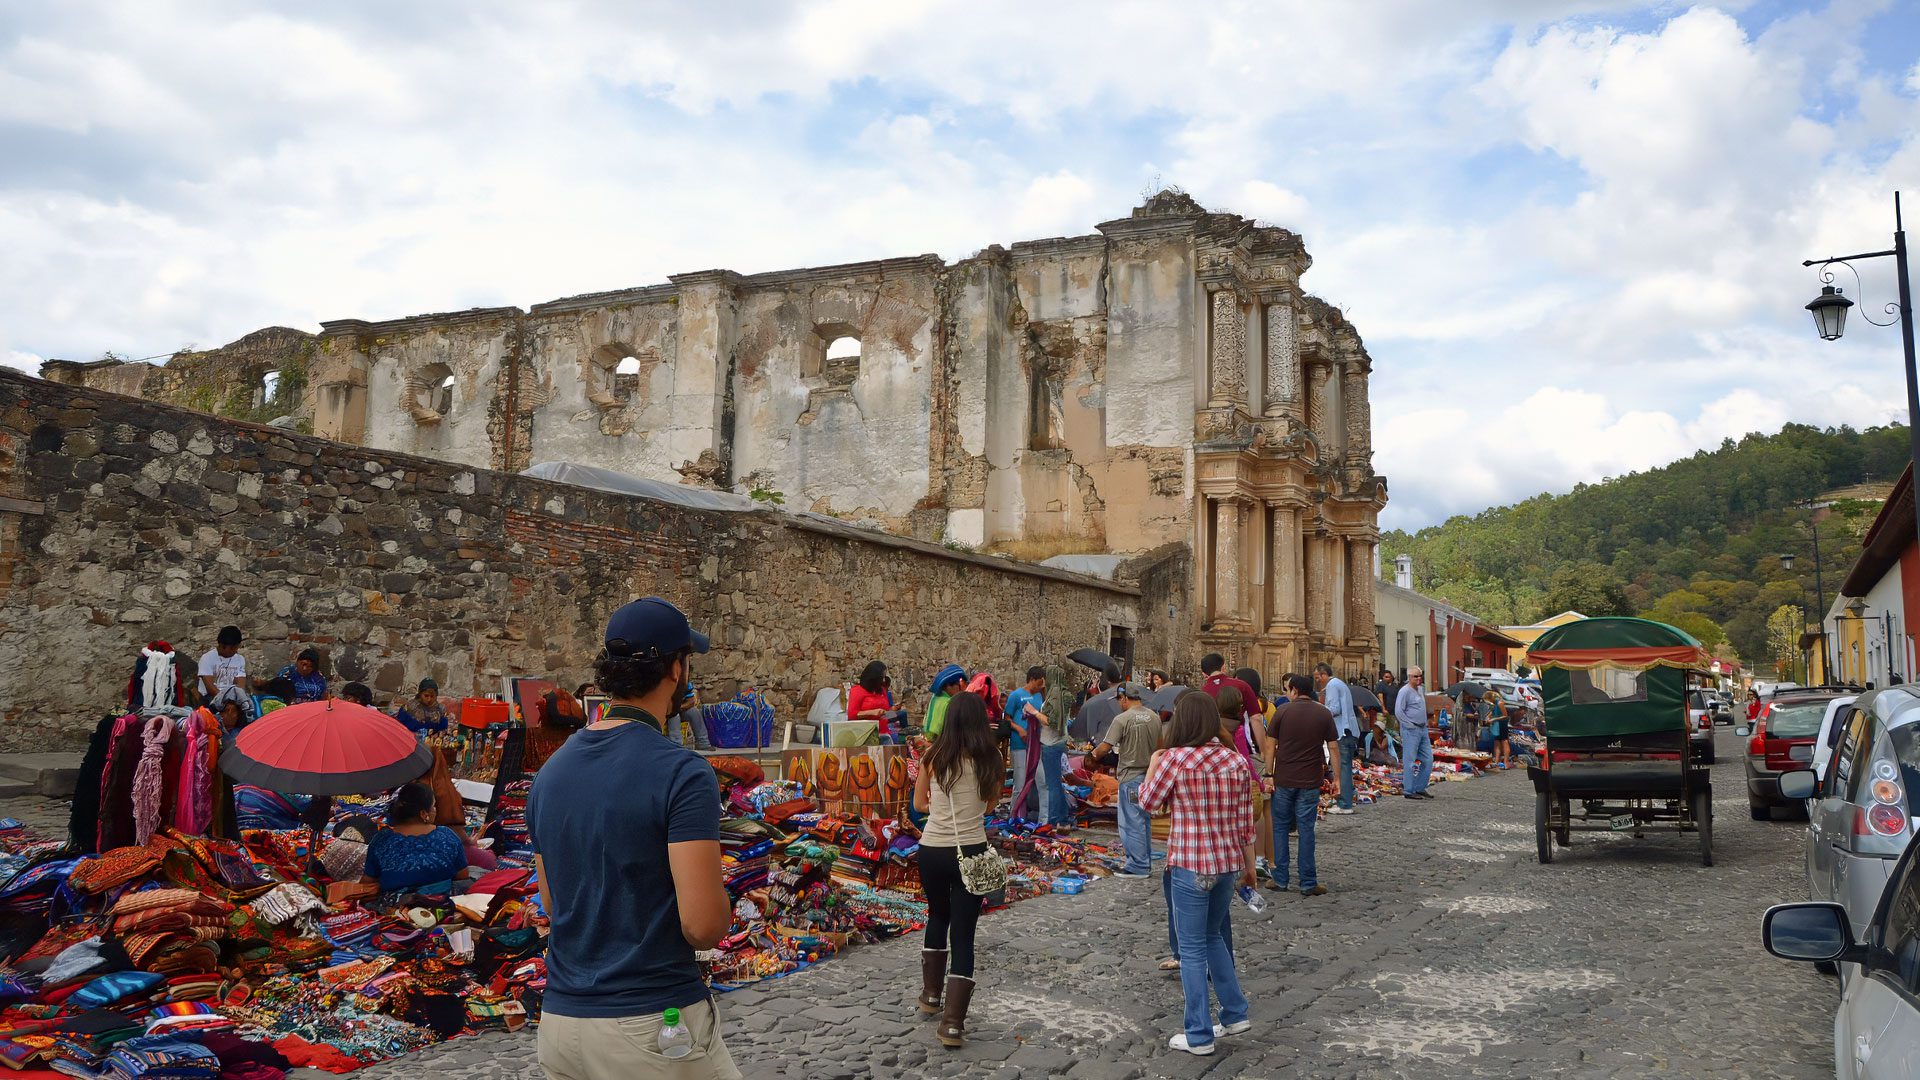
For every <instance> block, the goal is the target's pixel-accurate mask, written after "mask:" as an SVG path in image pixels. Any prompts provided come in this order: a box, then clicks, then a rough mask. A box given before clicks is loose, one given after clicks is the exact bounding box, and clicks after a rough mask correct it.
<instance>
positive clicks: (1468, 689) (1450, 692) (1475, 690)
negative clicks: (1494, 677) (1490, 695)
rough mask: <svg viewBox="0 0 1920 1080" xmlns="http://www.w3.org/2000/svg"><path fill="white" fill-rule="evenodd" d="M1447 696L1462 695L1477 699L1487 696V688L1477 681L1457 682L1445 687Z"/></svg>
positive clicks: (1456, 696) (1457, 697)
mask: <svg viewBox="0 0 1920 1080" xmlns="http://www.w3.org/2000/svg"><path fill="white" fill-rule="evenodd" d="M1447 696H1448V697H1450V698H1454V699H1459V698H1461V697H1463V696H1464V697H1470V698H1472V699H1474V700H1475V701H1478V700H1480V699H1481V698H1483V697H1486V696H1487V688H1486V687H1485V686H1482V685H1481V684H1479V683H1477V682H1457V683H1454V684H1453V685H1452V686H1449V687H1447Z"/></svg>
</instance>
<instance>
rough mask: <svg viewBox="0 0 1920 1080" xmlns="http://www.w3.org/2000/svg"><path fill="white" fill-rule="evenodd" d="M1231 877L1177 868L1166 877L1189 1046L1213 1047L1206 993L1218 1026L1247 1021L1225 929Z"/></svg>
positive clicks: (1228, 918) (1229, 909) (1230, 905)
mask: <svg viewBox="0 0 1920 1080" xmlns="http://www.w3.org/2000/svg"><path fill="white" fill-rule="evenodd" d="M1236 877H1237V875H1235V874H1196V873H1194V872H1193V871H1191V870H1188V869H1187V868H1186V867H1184V866H1176V867H1174V868H1173V871H1172V874H1171V886H1170V887H1171V889H1172V891H1173V922H1174V926H1175V927H1176V928H1177V929H1178V931H1179V938H1180V945H1179V952H1180V990H1181V992H1182V994H1184V995H1185V997H1186V1011H1185V1014H1184V1016H1183V1018H1182V1022H1183V1024H1184V1026H1185V1027H1186V1029H1187V1044H1188V1045H1189V1046H1206V1045H1208V1044H1209V1043H1211V1042H1213V1016H1212V1010H1211V1009H1210V1008H1209V1007H1208V1004H1209V1003H1208V1001H1207V988H1208V987H1209V986H1211V987H1212V988H1213V993H1214V996H1215V997H1218V998H1219V999H1220V1022H1221V1023H1222V1024H1237V1023H1239V1022H1241V1021H1242V1020H1245V1019H1246V1018H1247V996H1246V995H1245V994H1243V993H1241V992H1240V976H1239V975H1238V974H1237V973H1235V972H1234V970H1233V946H1232V945H1231V944H1229V943H1228V942H1229V938H1228V936H1227V926H1228V924H1229V922H1230V921H1231V918H1232V910H1233V887H1234V881H1235V878H1236Z"/></svg>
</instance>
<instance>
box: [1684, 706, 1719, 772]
mask: <svg viewBox="0 0 1920 1080" xmlns="http://www.w3.org/2000/svg"><path fill="white" fill-rule="evenodd" d="M1713 709H1714V704H1713V699H1712V698H1710V697H1708V696H1707V692H1706V691H1705V690H1689V691H1687V739H1688V741H1689V742H1690V743H1691V744H1692V746H1693V753H1694V756H1695V757H1698V758H1699V759H1700V760H1701V761H1704V762H1706V763H1707V764H1709V765H1711V764H1713V762H1714V752H1713Z"/></svg>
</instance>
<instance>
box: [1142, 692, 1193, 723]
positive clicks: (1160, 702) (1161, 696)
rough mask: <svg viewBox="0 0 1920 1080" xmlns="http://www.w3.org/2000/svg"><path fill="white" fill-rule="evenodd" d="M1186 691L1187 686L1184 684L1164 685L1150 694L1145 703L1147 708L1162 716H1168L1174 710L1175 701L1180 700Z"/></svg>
mask: <svg viewBox="0 0 1920 1080" xmlns="http://www.w3.org/2000/svg"><path fill="white" fill-rule="evenodd" d="M1186 692H1187V688H1186V687H1184V686H1163V687H1161V688H1160V689H1158V690H1155V691H1154V692H1153V693H1151V694H1148V695H1147V700H1146V702H1145V704H1146V706H1147V708H1149V709H1152V710H1153V711H1154V712H1157V713H1159V714H1160V715H1161V716H1166V715H1167V714H1168V713H1171V712H1172V711H1173V703H1174V702H1176V701H1179V700H1180V695H1181V694H1184V693H1186Z"/></svg>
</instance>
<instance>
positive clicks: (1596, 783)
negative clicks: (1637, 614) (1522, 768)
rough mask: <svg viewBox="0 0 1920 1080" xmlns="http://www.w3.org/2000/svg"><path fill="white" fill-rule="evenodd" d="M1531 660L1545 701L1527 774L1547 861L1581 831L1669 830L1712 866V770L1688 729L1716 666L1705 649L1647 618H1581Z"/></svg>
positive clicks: (1536, 648) (1544, 641)
mask: <svg viewBox="0 0 1920 1080" xmlns="http://www.w3.org/2000/svg"><path fill="white" fill-rule="evenodd" d="M1527 659H1528V662H1529V663H1531V664H1532V665H1534V667H1535V668H1536V669H1537V670H1538V671H1539V673H1540V685H1541V692H1542V696H1543V697H1544V698H1545V705H1546V709H1545V717H1544V719H1543V720H1542V722H1541V733H1542V734H1543V735H1544V736H1545V740H1546V742H1545V746H1544V747H1543V748H1542V750H1541V754H1540V764H1539V765H1537V766H1533V767H1530V768H1529V769H1528V770H1527V775H1529V776H1530V777H1532V778H1533V788H1534V812H1533V825H1534V834H1535V839H1536V841H1537V843H1538V845H1539V854H1540V861H1541V862H1543V863H1550V862H1552V861H1553V848H1554V846H1555V845H1556V844H1557V845H1559V846H1560V847H1566V846H1568V844H1569V842H1570V841H1571V839H1572V834H1573V833H1574V832H1577V831H1578V832H1630V833H1632V834H1633V835H1634V836H1644V835H1646V829H1647V827H1648V826H1649V825H1653V824H1655V823H1672V824H1673V825H1675V826H1676V827H1677V828H1678V829H1679V831H1681V832H1693V833H1696V834H1698V836H1699V838H1700V862H1701V865H1703V866H1712V865H1713V785H1712V782H1711V774H1712V769H1711V767H1710V765H1709V761H1708V760H1707V759H1706V758H1705V757H1704V755H1701V754H1700V753H1698V752H1697V751H1696V750H1695V749H1694V747H1693V745H1692V742H1691V740H1690V739H1689V737H1688V736H1689V731H1688V726H1687V699H1688V692H1689V691H1690V690H1691V689H1692V688H1693V687H1694V686H1696V685H1699V684H1701V683H1702V682H1704V681H1705V680H1706V679H1707V676H1706V674H1705V669H1706V666H1707V664H1708V663H1709V662H1710V661H1711V659H1712V658H1711V657H1710V656H1709V655H1708V654H1707V651H1706V650H1705V649H1704V648H1702V647H1701V645H1700V643H1699V642H1698V641H1696V640H1694V639H1693V637H1691V636H1690V635H1688V634H1687V633H1686V632H1684V631H1682V630H1678V629H1675V628H1674V627H1671V626H1668V625H1666V624H1665V623H1657V622H1652V621H1649V620H1647V619H1627V618H1595V619H1583V620H1581V621H1579V622H1573V623H1567V624H1566V625H1564V626H1557V627H1554V628H1553V629H1551V630H1549V631H1547V632H1546V633H1545V634H1542V635H1540V638H1539V639H1538V640H1537V641H1535V642H1534V644H1533V646H1532V647H1531V648H1530V649H1528V650H1527Z"/></svg>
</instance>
